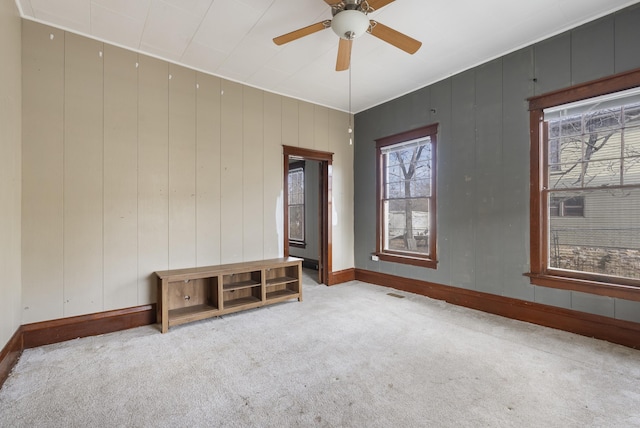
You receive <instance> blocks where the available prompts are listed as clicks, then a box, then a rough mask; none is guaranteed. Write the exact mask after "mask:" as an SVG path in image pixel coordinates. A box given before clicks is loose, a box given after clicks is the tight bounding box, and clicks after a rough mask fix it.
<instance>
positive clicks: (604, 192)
mask: <svg viewBox="0 0 640 428" xmlns="http://www.w3.org/2000/svg"><path fill="white" fill-rule="evenodd" d="M563 193H564V192H552V194H551V200H552V201H553V200H554V199H555V200H556V201H562V204H564V212H565V215H564V216H554V212H556V213H557V211H558V208H550V212H549V226H550V227H549V249H548V254H549V267H551V268H557V269H567V270H574V271H582V272H589V273H598V274H605V275H612V276H620V277H626V278H634V279H640V216H639V215H638V213H639V212H640V189H616V190H613V189H598V190H591V191H581V192H579V193H578V194H576V195H573V196H571V197H567V195H566V194H563ZM581 204H582V207H581V206H580V205H581ZM560 210H562V208H560ZM579 211H583V214H584V216H582V217H580V216H572V214H570V213H576V212H579Z"/></svg>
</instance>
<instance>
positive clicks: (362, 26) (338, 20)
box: [331, 10, 369, 40]
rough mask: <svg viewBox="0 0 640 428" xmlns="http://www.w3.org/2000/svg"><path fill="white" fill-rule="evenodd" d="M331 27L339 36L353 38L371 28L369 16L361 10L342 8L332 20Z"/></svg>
mask: <svg viewBox="0 0 640 428" xmlns="http://www.w3.org/2000/svg"><path fill="white" fill-rule="evenodd" d="M331 29H332V30H333V32H334V33H336V34H337V35H338V37H340V38H342V39H346V40H352V39H355V38H356V37H360V36H362V35H363V34H364V33H366V32H367V30H368V29H369V18H367V15H366V14H365V13H364V12H361V11H359V10H341V11H340V12H338V13H336V14H335V16H334V17H333V20H331Z"/></svg>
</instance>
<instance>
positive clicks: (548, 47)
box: [533, 32, 571, 95]
mask: <svg viewBox="0 0 640 428" xmlns="http://www.w3.org/2000/svg"><path fill="white" fill-rule="evenodd" d="M533 49H534V61H535V62H534V64H535V65H534V67H535V69H534V78H535V79H536V80H535V85H534V90H535V95H540V94H544V93H547V92H550V91H555V90H557V89H560V88H566V87H567V86H571V33H569V32H567V33H562V34H560V35H558V36H555V37H552V38H550V39H547V40H543V41H542V42H540V43H536V44H535V45H534V46H533Z"/></svg>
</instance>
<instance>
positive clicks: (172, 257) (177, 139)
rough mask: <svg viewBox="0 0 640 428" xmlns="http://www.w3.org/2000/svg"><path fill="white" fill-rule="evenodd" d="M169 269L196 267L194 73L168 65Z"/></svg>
mask: <svg viewBox="0 0 640 428" xmlns="http://www.w3.org/2000/svg"><path fill="white" fill-rule="evenodd" d="M169 76H170V78H169V269H178V268H187V267H193V266H195V264H196V72H195V71H193V70H189V69H187V68H184V67H181V66H178V65H174V64H170V65H169Z"/></svg>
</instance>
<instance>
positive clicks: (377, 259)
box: [371, 254, 380, 262]
mask: <svg viewBox="0 0 640 428" xmlns="http://www.w3.org/2000/svg"><path fill="white" fill-rule="evenodd" d="M371 260H373V261H374V262H377V261H379V260H380V258H379V257H378V256H376V255H375V254H371Z"/></svg>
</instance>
